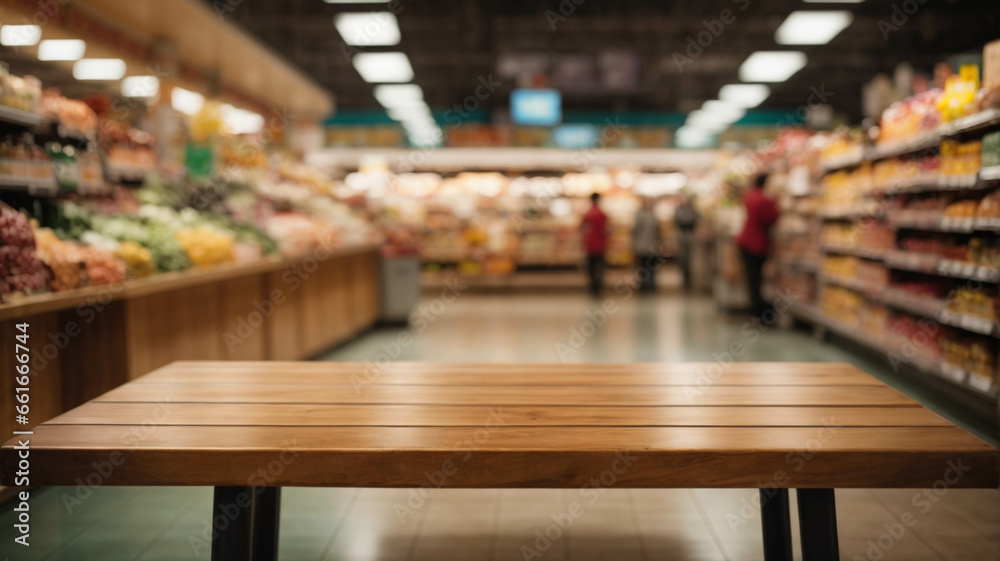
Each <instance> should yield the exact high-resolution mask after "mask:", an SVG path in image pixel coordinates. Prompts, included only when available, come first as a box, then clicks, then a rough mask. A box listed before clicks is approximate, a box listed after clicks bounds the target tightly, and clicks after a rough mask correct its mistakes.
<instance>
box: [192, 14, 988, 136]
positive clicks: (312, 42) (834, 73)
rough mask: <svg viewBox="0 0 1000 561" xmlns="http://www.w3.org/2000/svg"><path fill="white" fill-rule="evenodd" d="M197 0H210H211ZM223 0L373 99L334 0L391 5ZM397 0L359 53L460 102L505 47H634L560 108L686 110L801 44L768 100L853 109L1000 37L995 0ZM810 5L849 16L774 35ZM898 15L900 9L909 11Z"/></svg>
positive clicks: (364, 100) (594, 53)
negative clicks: (678, 60)
mask: <svg viewBox="0 0 1000 561" xmlns="http://www.w3.org/2000/svg"><path fill="white" fill-rule="evenodd" d="M206 1H207V2H209V3H211V4H214V5H216V6H218V5H219V3H218V1H217V0H206ZM921 2H923V3H921ZM227 5H233V7H232V9H231V10H229V9H227V10H224V11H223V12H222V13H224V17H226V18H228V19H229V20H230V21H232V22H234V23H236V24H237V25H241V26H243V27H244V28H246V29H247V30H249V31H250V32H251V33H253V34H255V35H257V36H258V37H260V38H261V39H262V40H263V41H264V42H265V43H267V44H269V45H270V46H271V47H273V48H274V49H275V50H276V51H278V52H280V53H282V54H283V55H285V56H286V57H287V58H288V59H290V60H291V61H293V62H294V63H296V64H298V65H299V66H300V67H301V68H303V69H304V70H305V71H306V72H307V73H308V74H310V75H312V76H314V77H315V78H316V80H317V81H319V82H320V83H321V84H323V85H324V86H326V87H327V88H329V89H330V90H331V91H332V92H333V93H334V94H335V95H336V96H337V104H338V107H340V108H341V109H362V108H376V107H378V104H377V103H376V101H375V98H374V97H373V96H372V85H371V84H368V83H366V82H364V81H363V80H362V79H361V78H360V76H359V75H358V74H357V72H356V71H355V70H354V68H353V67H352V65H351V64H350V62H349V60H348V58H347V57H345V56H344V55H343V51H342V44H341V41H342V40H341V38H340V36H339V34H338V33H337V31H336V30H335V29H334V27H333V16H334V15H335V14H337V13H338V12H341V11H353V12H371V11H375V10H380V9H385V8H386V6H387V5H382V4H370V3H369V4H328V3H326V2H324V1H323V0H241V1H240V2H238V3H234V2H229V3H228V4H227ZM393 6H394V9H395V11H396V14H397V18H398V20H399V26H400V29H401V32H402V41H401V43H400V44H399V45H397V46H394V47H380V48H367V49H364V51H365V52H379V51H395V50H401V51H403V52H405V53H406V54H407V55H408V57H409V58H410V61H411V62H412V65H413V67H414V72H415V79H414V81H415V82H416V83H417V84H419V85H420V86H421V87H422V88H423V90H424V93H425V98H426V99H427V102H428V104H429V105H430V106H431V107H432V108H434V109H446V108H448V107H451V106H452V105H453V104H455V103H461V102H462V101H463V100H464V99H465V98H466V97H467V96H469V95H470V94H473V93H474V91H475V89H476V86H477V85H478V84H479V81H478V80H479V77H486V76H489V75H491V74H493V75H494V76H498V63H499V62H500V61H501V60H503V59H504V58H505V57H509V56H510V55H516V54H528V55H539V54H540V55H585V56H584V57H578V58H583V59H588V58H590V57H593V58H590V60H597V57H598V56H599V55H601V54H602V53H607V52H615V53H622V52H626V53H631V54H632V55H634V57H635V58H634V60H636V61H637V64H638V68H637V69H638V79H637V81H636V83H635V87H634V88H629V89H627V91H623V90H616V91H612V90H609V89H607V88H601V87H597V88H584V89H581V90H579V91H577V92H567V91H564V105H565V106H566V107H567V109H580V110H599V111H622V110H655V111H689V110H692V109H694V108H697V106H699V105H700V104H701V103H702V102H704V101H705V100H708V99H713V98H715V97H716V96H717V94H718V91H719V88H720V87H721V86H723V85H725V84H728V83H734V82H738V79H737V69H738V68H739V66H740V64H741V63H742V62H743V61H744V60H745V59H746V57H747V55H748V54H750V53H751V52H753V51H757V50H781V49H800V50H803V51H805V52H806V53H807V55H808V56H809V64H808V66H807V67H806V68H805V69H803V70H802V71H800V72H798V73H797V74H796V75H795V76H793V77H792V79H790V80H789V81H787V82H785V83H782V84H775V85H773V86H772V90H773V94H772V96H771V97H770V98H769V99H768V100H767V101H766V102H765V103H764V105H763V107H771V108H795V107H798V106H801V105H803V104H804V103H806V100H807V99H808V97H809V95H810V92H811V87H813V86H817V87H818V86H823V87H824V88H825V90H827V91H829V92H833V95H832V96H831V98H830V103H831V104H832V105H833V106H834V107H835V109H836V110H838V111H840V112H842V113H845V114H846V115H847V116H848V118H850V119H851V120H858V119H860V118H861V94H860V91H861V87H862V85H863V84H864V83H865V82H866V81H868V80H870V79H871V78H872V76H874V75H875V74H876V73H879V72H891V71H892V69H893V68H894V67H895V66H896V65H897V64H899V63H901V62H910V63H911V64H912V65H913V66H914V67H915V68H916V69H917V70H918V71H925V72H929V71H930V70H931V69H932V68H933V65H934V63H936V62H938V61H940V60H943V59H944V58H946V57H947V56H949V55H953V54H960V53H979V52H981V49H982V46H983V45H984V44H985V43H987V42H989V41H990V40H993V39H996V38H998V37H1000V7H998V6H1000V4H998V2H997V1H996V0H955V1H946V0H905V1H904V0H898V1H896V2H890V1H889V0H881V1H880V0H868V1H866V2H863V3H860V4H845V3H829V4H819V3H806V2H803V1H802V0H714V1H713V0H708V1H705V0H680V1H655V0H650V1H641V0H617V1H610V0H549V1H543V2H529V1H526V0H510V1H504V0H453V1H443V0H394V3H393ZM914 6H916V7H917V9H916V12H915V13H914V14H913V15H906V13H905V11H904V9H911V8H913V7H914ZM741 7H743V8H745V9H742V10H741V9H740V8H741ZM725 9H729V10H732V11H733V13H734V14H735V17H736V21H734V22H733V23H731V24H729V25H726V26H725V27H724V29H723V31H722V33H721V34H720V35H719V36H718V37H717V38H714V39H713V41H712V43H711V44H710V45H709V46H708V47H706V48H705V49H704V52H703V53H702V54H701V55H700V56H698V57H697V58H695V59H693V60H692V62H691V63H690V64H687V65H685V66H684V71H683V72H679V71H678V68H677V65H676V64H675V62H674V56H673V55H674V53H675V52H677V53H682V54H683V53H684V51H685V49H686V48H687V45H688V38H689V37H696V36H697V34H698V33H699V32H702V31H704V30H705V29H706V27H705V23H704V22H705V21H706V20H713V19H718V18H719V17H720V14H721V13H722V11H723V10H725ZM816 9H826V10H829V9H848V10H851V11H853V12H854V14H855V19H854V22H853V23H852V24H851V26H850V27H848V28H847V29H846V30H844V31H843V32H842V33H841V34H840V35H838V36H837V37H836V38H835V39H834V40H833V41H832V42H831V43H829V44H827V45H820V46H801V47H800V46H795V47H792V46H788V47H782V46H779V45H777V44H776V43H775V41H774V32H775V30H776V29H777V28H778V26H779V25H780V24H781V22H782V21H783V20H784V19H785V17H786V16H787V15H788V14H789V13H790V12H792V11H794V10H816ZM897 11H898V14H896V16H895V17H896V19H895V20H893V19H892V18H893V17H894V14H895V13H896V12H897ZM554 14H559V15H565V16H566V17H565V19H561V18H560V17H559V16H554ZM900 16H906V21H905V22H903V21H902V19H901V17H900ZM880 21H881V22H883V26H882V27H883V29H880ZM552 22H555V25H554V27H555V29H553V23H552ZM885 24H889V25H892V26H894V27H897V28H896V29H892V28H889V27H886V26H885ZM897 24H899V25H898V26H897ZM885 30H887V31H888V33H887V36H888V38H887V39H886V37H885V36H884V35H883V32H884V31H885ZM586 55H590V56H589V57H588V56H586ZM502 81H503V82H504V84H503V85H502V86H501V87H500V88H499V95H493V96H491V97H490V99H489V100H487V101H486V102H485V103H484V104H483V106H484V108H485V109H486V110H487V111H488V110H490V109H491V108H503V107H506V106H507V102H508V99H507V97H508V96H507V94H508V93H509V91H510V90H511V89H513V88H514V87H516V86H517V85H518V84H517V83H516V80H514V79H504V80H502Z"/></svg>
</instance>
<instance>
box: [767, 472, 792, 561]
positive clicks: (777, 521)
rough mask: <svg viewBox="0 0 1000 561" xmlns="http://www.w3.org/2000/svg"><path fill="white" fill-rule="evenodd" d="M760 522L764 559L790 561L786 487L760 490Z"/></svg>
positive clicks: (790, 540)
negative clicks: (762, 532)
mask: <svg viewBox="0 0 1000 561" xmlns="http://www.w3.org/2000/svg"><path fill="white" fill-rule="evenodd" d="M760 523H761V526H762V528H763V531H764V560H765V561H792V522H791V514H789V509H788V489H761V490H760Z"/></svg>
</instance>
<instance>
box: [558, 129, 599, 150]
mask: <svg viewBox="0 0 1000 561" xmlns="http://www.w3.org/2000/svg"><path fill="white" fill-rule="evenodd" d="M552 141H553V143H554V144H555V145H556V147H558V148H569V149H578V148H590V147H592V146H593V145H594V144H595V143H596V142H597V127H595V126H593V125H562V126H559V127H556V128H555V129H553V130H552Z"/></svg>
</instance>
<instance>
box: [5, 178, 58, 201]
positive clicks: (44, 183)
mask: <svg viewBox="0 0 1000 561" xmlns="http://www.w3.org/2000/svg"><path fill="white" fill-rule="evenodd" d="M0 190H7V191H27V193H28V194H29V195H32V196H36V197H54V196H56V195H57V194H58V193H59V186H58V185H56V181H55V180H54V179H52V178H46V179H38V178H34V177H16V176H13V175H6V174H0Z"/></svg>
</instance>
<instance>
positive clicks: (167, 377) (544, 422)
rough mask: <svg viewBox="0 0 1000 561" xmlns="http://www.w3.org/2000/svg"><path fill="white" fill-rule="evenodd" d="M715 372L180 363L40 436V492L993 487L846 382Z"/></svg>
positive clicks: (943, 442)
mask: <svg viewBox="0 0 1000 561" xmlns="http://www.w3.org/2000/svg"><path fill="white" fill-rule="evenodd" d="M708 366H711V365H704V364H702V365H698V364H676V365H675V364H635V365H633V364H604V365H574V364H543V365H516V364H515V365H498V364H450V365H446V364H441V365H439V364H426V363H391V364H387V365H385V368H384V373H383V374H381V375H380V376H379V377H378V378H377V379H375V380H371V381H369V382H368V383H366V384H362V385H360V386H359V385H356V384H352V383H350V382H351V381H352V377H353V376H356V375H358V374H359V373H364V372H365V369H366V368H367V367H368V365H365V364H357V363H356V364H345V363H253V362H215V363H195V362H184V363H176V364H172V365H170V366H167V367H165V368H162V369H160V370H158V371H156V372H154V373H152V374H150V375H149V376H145V377H143V378H141V379H139V380H136V381H133V382H130V383H129V384H126V385H125V386H122V387H120V388H118V389H115V390H113V391H111V392H108V393H106V394H104V395H103V396H101V397H99V398H97V399H95V400H93V401H91V402H89V403H87V404H85V405H83V406H82V407H79V408H77V409H75V410H73V411H70V412H68V413H66V414H64V415H61V416H60V417H58V418H56V419H53V420H52V421H50V422H48V423H45V424H44V425H42V426H40V427H38V428H37V429H36V431H35V434H34V435H33V436H32V458H33V464H32V482H33V483H36V482H37V484H73V483H74V482H75V480H76V478H78V477H86V476H87V475H88V474H89V473H90V472H92V471H93V470H94V469H95V468H94V467H93V466H94V464H95V462H96V463H97V464H100V465H103V464H102V462H107V461H109V459H110V458H115V459H118V460H121V461H120V463H119V464H118V465H117V466H116V467H115V469H114V473H113V474H111V475H110V476H108V477H106V478H105V479H104V483H103V484H105V485H246V484H248V482H251V484H254V483H252V481H254V478H260V477H264V478H265V479H264V480H263V483H261V482H260V481H258V482H257V483H256V484H269V485H297V486H376V487H405V486H420V485H424V484H427V483H428V481H431V482H432V484H433V485H435V486H448V487H580V486H583V485H588V484H590V485H593V481H595V478H597V479H596V480H598V481H599V484H602V485H616V486H621V487H760V486H765V485H767V486H770V485H777V486H780V487H929V486H932V485H934V484H935V483H936V482H938V481H941V480H946V481H948V485H949V486H951V487H989V488H996V487H997V486H998V484H1000V482H998V473H1000V472H998V455H997V451H996V450H995V449H994V448H992V447H991V446H989V445H988V444H986V443H984V442H982V441H980V440H978V439H976V438H975V437H974V436H972V435H970V434H968V433H966V432H964V431H963V430H961V429H959V428H957V427H955V426H953V425H951V424H950V423H948V422H947V421H946V420H945V419H943V418H941V417H939V416H937V415H935V414H933V413H931V412H930V411H928V410H927V409H925V408H923V407H922V406H920V405H919V404H917V403H916V402H914V401H912V400H910V399H909V398H906V397H905V396H903V395H901V394H899V393H897V392H896V391H894V390H892V389H891V388H889V387H887V386H885V385H884V384H882V383H881V382H878V381H877V380H875V379H874V378H871V377H870V376H867V375H865V374H863V373H861V372H860V371H858V370H857V369H855V368H853V367H851V366H849V365H844V364H819V365H811V364H804V363H771V364H767V363H757V364H732V365H729V366H728V367H727V368H725V369H724V373H723V374H721V375H719V376H717V377H715V379H713V380H711V383H710V384H704V385H690V383H691V382H695V381H698V380H700V379H701V378H699V377H700V376H702V375H703V372H704V371H705V369H706V368H707V367H708ZM789 382H791V383H789ZM13 444H14V443H13V442H8V443H7V444H6V445H4V448H3V450H2V451H0V463H2V468H3V471H2V476H3V478H4V479H3V481H9V480H10V476H11V472H12V465H13V464H12V462H13V461H14V460H15V459H16V458H15V456H14V450H13V449H12V446H13ZM623 451H626V452H627V453H626V452H623ZM622 454H625V456H622ZM623 457H626V458H628V461H627V462H626V461H625V460H623V459H622V458H623ZM623 462H624V463H623ZM625 463H627V465H625ZM957 467H960V470H959V471H961V476H960V477H953V476H954V475H955V470H956V468H957ZM949 470H951V471H949ZM438 472H441V474H440V475H439V474H438ZM262 474H263V475H262ZM608 477H610V478H611V482H610V483H609V482H604V483H600V479H601V478H608Z"/></svg>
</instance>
